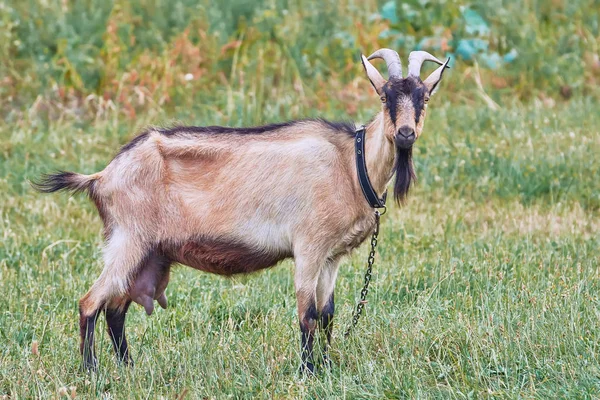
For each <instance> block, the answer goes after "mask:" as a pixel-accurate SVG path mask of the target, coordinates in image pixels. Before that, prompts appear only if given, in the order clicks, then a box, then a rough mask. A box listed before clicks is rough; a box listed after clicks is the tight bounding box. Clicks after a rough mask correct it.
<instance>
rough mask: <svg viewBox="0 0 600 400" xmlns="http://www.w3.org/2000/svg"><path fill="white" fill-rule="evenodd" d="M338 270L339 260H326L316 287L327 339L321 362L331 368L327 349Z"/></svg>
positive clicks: (322, 326) (329, 343) (319, 309)
mask: <svg viewBox="0 0 600 400" xmlns="http://www.w3.org/2000/svg"><path fill="white" fill-rule="evenodd" d="M338 269H339V258H336V259H333V260H328V261H327V263H326V264H325V266H324V267H323V269H322V270H321V273H320V274H319V283H318V285H317V311H318V313H319V316H320V325H321V329H323V330H324V331H325V336H326V338H327V341H326V342H325V344H324V345H323V361H324V363H325V364H326V365H328V366H331V362H330V361H329V347H330V346H331V332H332V329H333V315H334V312H335V303H334V300H333V291H334V288H335V281H336V278H337V273H338Z"/></svg>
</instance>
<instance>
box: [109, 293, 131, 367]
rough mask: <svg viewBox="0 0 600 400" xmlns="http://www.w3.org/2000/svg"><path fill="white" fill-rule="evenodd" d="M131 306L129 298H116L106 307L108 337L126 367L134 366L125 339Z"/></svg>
mask: <svg viewBox="0 0 600 400" xmlns="http://www.w3.org/2000/svg"><path fill="white" fill-rule="evenodd" d="M130 304H131V299H130V298H129V296H121V297H116V298H114V299H113V300H111V301H110V304H109V305H108V306H107V307H106V325H107V329H108V336H109V337H110V340H111V342H112V344H113V348H114V349H115V353H116V355H117V358H118V360H119V361H121V362H123V363H124V364H125V365H133V360H132V359H131V355H130V354H129V347H128V346H127V339H126V338H125V316H126V315H127V310H128V309H129V305H130Z"/></svg>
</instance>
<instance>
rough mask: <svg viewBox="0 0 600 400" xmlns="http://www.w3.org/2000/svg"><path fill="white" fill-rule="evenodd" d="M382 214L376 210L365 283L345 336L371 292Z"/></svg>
mask: <svg viewBox="0 0 600 400" xmlns="http://www.w3.org/2000/svg"><path fill="white" fill-rule="evenodd" d="M380 217H381V214H380V213H379V211H377V210H376V211H375V231H373V236H371V252H370V253H369V258H368V259H367V271H366V272H365V284H364V286H363V288H362V290H361V291H360V301H359V302H358V304H357V305H356V309H355V310H354V313H353V315H352V324H351V325H350V327H349V328H348V330H347V331H346V333H345V334H344V337H348V336H349V335H350V332H351V331H352V329H353V328H355V327H356V325H357V324H358V320H359V319H360V316H361V315H362V312H363V309H364V308H365V304H367V300H366V299H367V294H368V293H369V283H371V273H372V272H373V263H374V262H375V248H376V247H377V236H379V219H380Z"/></svg>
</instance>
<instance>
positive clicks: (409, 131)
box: [394, 126, 417, 149]
mask: <svg viewBox="0 0 600 400" xmlns="http://www.w3.org/2000/svg"><path fill="white" fill-rule="evenodd" d="M394 139H395V142H396V146H398V147H399V148H402V149H408V148H410V147H411V146H412V145H413V143H414V142H415V140H416V139H417V137H416V136H415V130H414V129H413V128H411V127H409V126H403V127H401V128H400V129H398V133H397V134H396V137H395V138H394Z"/></svg>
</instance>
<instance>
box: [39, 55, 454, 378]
mask: <svg viewBox="0 0 600 400" xmlns="http://www.w3.org/2000/svg"><path fill="white" fill-rule="evenodd" d="M372 58H383V59H384V60H385V61H386V62H387V65H388V71H389V75H390V78H389V80H388V81H386V80H385V79H384V78H383V77H382V76H381V75H380V74H379V72H378V71H377V69H376V68H375V67H373V66H372V65H371V64H370V63H369V61H368V59H367V58H365V57H364V56H362V62H363V66H364V68H365V70H366V73H367V76H368V77H369V80H370V81H371V83H372V84H373V86H374V88H375V90H376V91H377V93H378V94H379V96H380V99H381V101H382V110H381V112H379V113H378V114H377V115H376V116H375V117H374V118H373V120H372V121H371V122H370V123H368V124H367V126H366V134H365V135H366V136H365V141H366V143H365V146H366V147H365V155H364V157H365V159H366V165H367V170H368V177H369V180H370V182H371V185H372V187H373V188H374V190H375V191H376V193H377V195H378V196H381V195H382V193H384V192H385V190H386V186H387V185H388V183H389V181H390V179H391V178H392V176H393V174H394V173H395V174H396V177H397V178H396V183H395V186H394V195H395V197H396V199H397V200H402V199H404V197H405V196H406V194H407V192H408V190H409V188H410V185H411V180H412V178H413V175H414V173H413V167H412V160H411V154H412V145H413V143H414V142H415V140H416V139H417V138H418V137H419V135H420V134H421V130H422V128H423V122H424V120H425V110H426V104H427V102H428V100H429V96H430V95H431V94H432V93H433V91H434V90H435V88H436V87H437V85H438V83H439V81H440V80H441V78H442V74H443V72H444V70H445V68H446V67H447V64H448V61H446V63H442V62H441V61H439V60H437V59H436V58H435V57H433V56H431V55H430V54H428V53H426V52H413V53H411V55H410V57H409V61H410V62H409V67H408V71H409V73H408V76H407V77H406V78H402V67H401V62H400V58H399V57H398V54H397V53H396V52H394V51H392V50H389V49H381V50H378V51H377V52H376V53H374V54H373V55H372V56H371V57H369V59H372ZM424 61H434V62H436V63H438V64H441V67H439V68H438V69H437V70H435V71H434V72H433V73H432V74H431V75H430V76H429V77H428V78H427V79H426V80H425V81H422V80H421V79H420V78H419V71H420V68H421V65H422V63H423V62H424ZM355 132H356V128H355V126H354V125H353V124H347V123H332V122H328V121H325V120H321V119H317V120H301V121H293V122H287V123H282V124H275V125H268V126H262V127H256V128H241V129H236V128H224V127H175V128H171V129H150V130H148V131H146V132H144V133H142V134H141V135H139V136H137V137H136V138H135V139H133V140H132V141H131V142H130V143H129V144H127V145H126V146H124V147H123V148H122V149H121V151H120V152H119V154H118V155H117V156H116V157H115V158H114V159H113V160H112V161H111V162H110V163H109V164H108V166H107V167H106V168H105V169H104V170H103V171H101V172H98V173H95V174H92V175H81V174H76V173H72V172H59V173H56V174H52V175H47V176H45V177H44V178H43V179H42V181H41V182H39V183H37V184H34V185H35V186H36V188H37V189H39V190H40V191H43V192H54V191H57V190H62V189H69V190H73V191H87V193H88V194H89V196H90V198H91V199H92V200H93V201H94V202H95V204H96V206H97V208H98V211H99V213H100V216H101V218H102V221H103V222H104V227H105V239H106V246H105V248H104V269H103V271H102V273H101V274H100V277H99V278H98V280H96V282H95V283H94V284H93V285H92V287H91V289H90V290H89V291H88V293H87V294H86V295H85V296H83V298H82V299H81V300H80V303H79V304H80V306H79V309H80V327H81V353H82V355H83V360H84V365H85V367H86V368H90V369H91V368H94V367H95V365H96V359H95V357H94V327H95V323H96V319H97V316H98V314H99V313H100V312H101V311H105V312H106V319H107V324H108V329H109V334H110V337H111V339H112V341H113V345H114V347H115V351H116V352H117V355H118V357H119V358H120V359H121V360H123V361H125V362H130V356H129V351H128V348H127V342H126V340H125V331H124V324H125V314H126V312H127V309H128V307H129V305H130V303H131V301H135V302H137V303H139V304H141V305H143V306H144V308H145V310H146V312H147V313H148V314H151V313H152V311H153V308H154V305H153V301H154V300H155V299H156V300H158V302H159V304H160V305H161V306H163V307H166V297H165V294H164V291H165V289H166V287H167V283H168V280H169V272H170V267H171V264H172V263H180V264H184V265H188V266H190V267H193V268H196V269H198V270H201V271H206V272H212V273H215V274H220V275H226V276H228V275H233V274H239V273H248V272H254V271H258V270H260V269H264V268H268V267H271V266H273V265H275V264H277V263H278V262H279V261H281V260H283V259H285V258H288V257H293V258H294V261H295V265H296V268H295V276H294V282H295V289H296V296H297V307H298V317H299V320H300V329H301V333H302V334H301V338H302V365H303V369H305V370H309V371H313V368H314V365H313V357H312V351H313V339H314V335H315V330H316V328H317V325H318V323H320V324H321V325H322V327H323V329H325V332H326V335H327V343H328V344H327V345H326V348H325V354H326V350H327V347H328V346H329V342H330V340H331V328H332V324H331V321H332V318H333V314H334V300H333V291H334V286H335V281H336V276H337V273H338V265H339V261H340V258H341V257H342V256H344V255H346V254H348V253H349V252H350V251H351V250H352V249H354V248H356V247H357V246H359V245H360V244H361V243H362V242H363V241H364V240H365V238H366V237H367V236H368V235H369V233H370V232H371V231H372V230H373V227H374V223H375V218H374V212H373V208H371V206H370V205H369V203H368V202H367V201H366V199H365V197H364V195H363V192H362V190H361V187H360V185H359V181H358V178H357V166H356V153H355V149H354V138H355Z"/></svg>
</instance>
